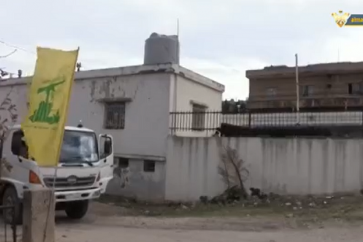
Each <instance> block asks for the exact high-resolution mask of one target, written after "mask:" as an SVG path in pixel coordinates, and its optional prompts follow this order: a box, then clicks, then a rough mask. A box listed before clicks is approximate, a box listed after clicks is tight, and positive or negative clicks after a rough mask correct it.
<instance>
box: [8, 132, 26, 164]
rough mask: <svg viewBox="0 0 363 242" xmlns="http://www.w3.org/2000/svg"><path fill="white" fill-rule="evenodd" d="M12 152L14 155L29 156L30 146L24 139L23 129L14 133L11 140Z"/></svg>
mask: <svg viewBox="0 0 363 242" xmlns="http://www.w3.org/2000/svg"><path fill="white" fill-rule="evenodd" d="M11 152H12V153H13V154H14V155H17V156H21V157H24V158H28V147H27V145H26V143H25V141H24V133H23V131H22V130H21V129H19V130H17V131H15V132H14V133H13V137H12V140H11Z"/></svg>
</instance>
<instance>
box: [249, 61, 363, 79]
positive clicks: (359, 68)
mask: <svg viewBox="0 0 363 242" xmlns="http://www.w3.org/2000/svg"><path fill="white" fill-rule="evenodd" d="M295 72H296V67H295V66H286V65H282V66H268V67H265V68H263V69H257V70H247V71H246V77H247V78H249V79H250V78H274V77H294V76H295ZM354 73H363V62H336V63H321V64H311V65H306V66H299V76H314V75H334V74H354Z"/></svg>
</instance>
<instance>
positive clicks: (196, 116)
mask: <svg viewBox="0 0 363 242" xmlns="http://www.w3.org/2000/svg"><path fill="white" fill-rule="evenodd" d="M206 110H207V108H206V107H205V106H202V105H198V104H193V116H192V130H199V131H201V130H203V129H204V126H205V111H206Z"/></svg>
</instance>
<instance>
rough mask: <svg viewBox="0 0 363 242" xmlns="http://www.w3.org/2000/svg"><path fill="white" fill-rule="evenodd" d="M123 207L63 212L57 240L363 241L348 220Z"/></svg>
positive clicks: (362, 227) (362, 228)
mask: <svg viewBox="0 0 363 242" xmlns="http://www.w3.org/2000/svg"><path fill="white" fill-rule="evenodd" d="M122 209H123V208H120V207H117V206H109V205H105V204H99V203H95V204H93V206H92V208H91V211H90V213H89V214H88V215H87V217H86V218H84V219H83V220H82V221H77V222H75V221H71V220H69V219H67V218H66V217H65V216H64V215H63V214H58V216H57V217H56V241H57V242H100V241H102V242H119V241H134V242H149V241H158V242H204V241H207V242H228V241H233V242H236V241H238V242H306V241H314V242H325V241H327V242H328V241H329V242H341V241H344V242H359V241H362V242H363V224H362V223H361V221H362V220H359V221H356V222H355V223H347V222H346V221H344V222H343V221H340V222H335V223H332V224H330V223H324V224H322V223H319V224H315V223H314V224H315V225H316V226H310V225H309V226H305V227H301V226H300V225H297V226H294V223H292V222H291V220H292V218H288V220H289V221H288V222H287V221H285V220H284V219H276V218H275V217H273V218H272V219H271V218H268V217H264V218H261V217H253V216H251V217H234V218H233V217H158V216H156V217H148V216H123V215H122V214H123V212H122ZM19 229H21V228H19ZM0 230H1V228H0ZM9 232H10V231H9ZM19 232H20V231H19ZM0 233H1V231H0ZM20 233H21V232H20ZM20 233H19V234H18V236H19V238H20V237H21V235H20ZM8 234H9V235H10V233H8ZM0 237H1V238H2V236H0ZM1 238H0V241H2V240H1ZM8 238H9V237H8ZM8 241H10V240H9V239H8Z"/></svg>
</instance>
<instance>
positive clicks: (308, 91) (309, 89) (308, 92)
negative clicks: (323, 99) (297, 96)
mask: <svg viewBox="0 0 363 242" xmlns="http://www.w3.org/2000/svg"><path fill="white" fill-rule="evenodd" d="M302 88H303V90H302V95H303V97H310V96H312V95H313V86H309V85H306V86H302Z"/></svg>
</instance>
